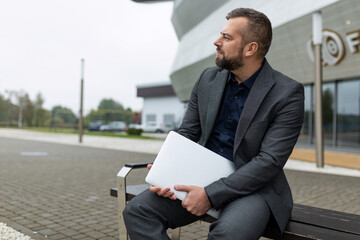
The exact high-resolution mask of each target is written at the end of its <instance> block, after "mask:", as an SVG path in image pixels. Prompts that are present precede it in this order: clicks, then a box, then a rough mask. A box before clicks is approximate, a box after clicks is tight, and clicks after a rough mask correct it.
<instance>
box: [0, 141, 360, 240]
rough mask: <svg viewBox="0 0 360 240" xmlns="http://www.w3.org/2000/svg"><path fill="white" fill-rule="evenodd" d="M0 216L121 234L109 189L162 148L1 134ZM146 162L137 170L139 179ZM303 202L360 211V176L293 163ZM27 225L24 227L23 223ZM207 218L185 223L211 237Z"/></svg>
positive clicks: (76, 234)
mask: <svg viewBox="0 0 360 240" xmlns="http://www.w3.org/2000/svg"><path fill="white" fill-rule="evenodd" d="M0 146H1V148H0V220H1V221H5V222H6V223H8V224H9V225H14V224H15V225H16V228H18V229H17V230H26V231H28V232H29V231H30V232H32V233H34V232H36V234H35V235H34V236H42V237H44V236H46V237H47V239H103V240H104V239H107V240H109V239H118V232H117V205H116V199H114V198H113V197H110V196H109V189H110V188H112V187H114V186H115V185H116V174H117V172H118V171H119V170H120V168H121V167H122V166H123V165H124V163H126V162H144V161H153V160H154V158H155V155H153V154H145V153H134V152H126V151H120V150H108V149H101V148H91V147H82V146H71V145H64V144H56V143H46V142H37V141H30V140H17V139H10V138H1V137H0ZM145 174H146V170H140V172H136V174H133V175H131V177H130V179H129V181H130V182H133V183H140V182H141V181H142V180H143V179H144V176H145ZM286 175H287V177H288V180H289V183H290V185H291V188H292V191H293V196H294V200H295V202H296V203H301V204H307V205H311V206H316V207H322V208H328V209H333V210H338V211H345V212H349V213H357V214H360V178H357V177H345V176H337V175H329V174H319V173H309V172H300V171H293V170H286ZM19 228H20V229H19ZM207 229H208V225H207V224H206V223H195V224H193V225H190V226H188V227H185V228H183V230H182V239H183V240H187V239H189V240H190V239H205V236H206V232H207Z"/></svg>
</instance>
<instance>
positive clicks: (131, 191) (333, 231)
mask: <svg viewBox="0 0 360 240" xmlns="http://www.w3.org/2000/svg"><path fill="white" fill-rule="evenodd" d="M147 164H148V163H133V164H126V165H125V166H124V167H123V169H124V168H125V169H126V170H128V171H126V172H127V173H129V172H130V171H131V170H132V169H136V168H143V167H146V166H147ZM123 169H122V170H121V171H120V172H119V174H118V188H119V186H120V187H121V188H122V187H123V186H126V194H125V192H124V193H123V194H122V195H121V196H122V198H123V199H126V200H123V201H120V199H119V220H120V226H119V228H120V240H122V239H126V238H127V234H126V229H125V226H124V224H123V220H122V216H121V213H122V210H123V209H124V207H125V205H126V203H121V202H124V201H125V202H126V201H130V200H131V199H132V198H133V197H135V196H136V195H138V194H139V193H140V192H142V191H144V190H145V189H147V188H149V185H148V184H140V185H126V175H127V173H126V175H125V176H124V177H122V175H123V173H124V172H125V171H124V170H123ZM121 173H122V174H121ZM119 175H120V176H119ZM119 184H120V185H119ZM118 188H112V189H111V190H110V195H111V196H113V197H118ZM203 221H205V222H209V223H211V222H213V221H215V219H214V218H212V217H210V216H208V215H206V216H205V217H204V218H203ZM263 236H264V237H267V238H271V239H279V240H280V239H283V240H285V239H294V240H301V239H323V240H360V215H355V214H349V213H344V212H338V211H333V210H327V209H321V208H316V207H310V206H305V205H300V204H295V205H294V208H293V211H292V218H291V220H290V222H289V224H288V226H287V227H286V229H285V231H284V234H283V235H282V236H279V235H278V234H276V232H275V231H273V230H272V229H270V228H268V229H267V230H266V231H265V233H264V235H263ZM179 238H180V229H178V230H177V232H175V234H174V235H173V238H172V239H179Z"/></svg>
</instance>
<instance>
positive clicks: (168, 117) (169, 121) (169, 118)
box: [164, 114, 175, 128]
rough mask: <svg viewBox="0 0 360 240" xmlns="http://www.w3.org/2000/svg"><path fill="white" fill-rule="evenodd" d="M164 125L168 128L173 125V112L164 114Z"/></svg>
mask: <svg viewBox="0 0 360 240" xmlns="http://www.w3.org/2000/svg"><path fill="white" fill-rule="evenodd" d="M164 125H165V126H166V127H169V128H172V127H174V126H175V115H174V114H164Z"/></svg>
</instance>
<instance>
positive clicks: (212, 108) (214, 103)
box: [204, 70, 229, 142]
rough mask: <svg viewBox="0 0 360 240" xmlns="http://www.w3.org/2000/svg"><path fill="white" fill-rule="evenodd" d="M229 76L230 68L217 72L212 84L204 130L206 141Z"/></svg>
mask: <svg viewBox="0 0 360 240" xmlns="http://www.w3.org/2000/svg"><path fill="white" fill-rule="evenodd" d="M228 76H229V71H228V70H222V71H219V72H218V73H217V74H216V77H215V82H214V84H213V85H212V88H211V93H210V98H209V105H208V109H207V115H206V128H205V132H204V133H205V142H207V140H208V139H209V137H210V134H211V131H212V128H213V126H214V123H215V120H216V117H217V114H218V111H219V107H220V104H221V99H222V95H223V93H224V89H225V86H226V81H227V78H228Z"/></svg>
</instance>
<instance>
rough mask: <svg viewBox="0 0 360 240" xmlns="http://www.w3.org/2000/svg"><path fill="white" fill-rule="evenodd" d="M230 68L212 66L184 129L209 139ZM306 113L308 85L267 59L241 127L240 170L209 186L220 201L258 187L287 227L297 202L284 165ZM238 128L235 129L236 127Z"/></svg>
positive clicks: (214, 198)
mask: <svg viewBox="0 0 360 240" xmlns="http://www.w3.org/2000/svg"><path fill="white" fill-rule="evenodd" d="M228 74H229V71H227V70H224V69H221V68H218V67H214V68H208V69H206V70H205V71H204V72H203V73H202V74H201V76H200V78H199V79H198V80H197V82H196V83H195V85H194V88H193V90H192V93H191V97H190V100H189V104H188V109H187V112H186V114H185V117H184V119H183V122H182V124H181V126H180V129H179V131H178V132H179V133H180V134H182V135H184V136H185V137H187V138H189V139H191V140H193V141H195V142H199V143H200V144H201V145H205V144H206V142H207V141H208V139H209V137H210V134H211V131H212V129H213V126H214V123H215V121H216V117H217V114H218V112H219V108H220V105H221V100H222V95H223V92H224V89H225V85H226V81H227V78H228ZM303 119H304V88H303V85H302V84H300V83H298V82H296V81H294V80H292V79H290V78H289V77H287V76H285V75H283V74H281V73H279V72H277V71H275V70H273V69H272V68H271V66H270V65H269V64H268V62H267V61H266V60H265V63H264V66H263V68H262V70H261V72H260V73H259V75H258V77H257V79H256V80H255V83H254V85H253V86H252V88H251V91H250V93H249V96H248V98H247V101H246V104H245V106H244V109H243V112H242V114H241V117H240V119H239V123H238V126H237V129H236V135H235V143H234V153H233V154H234V163H235V165H236V168H237V170H236V171H235V172H234V173H233V174H231V175H230V176H229V177H227V178H222V179H220V180H218V181H216V182H214V183H212V184H210V185H208V186H207V187H205V190H206V192H207V193H208V196H209V198H210V200H211V202H212V204H213V206H214V207H215V209H221V208H222V207H224V206H225V205H226V204H227V203H229V202H231V201H232V200H234V199H236V198H239V197H241V196H245V195H248V194H251V193H254V192H257V193H259V194H260V195H261V196H263V198H264V199H265V200H266V202H267V203H268V205H269V207H270V209H271V211H272V214H273V216H274V218H273V219H274V220H275V222H273V223H274V224H275V225H274V226H277V227H278V230H280V232H282V231H283V230H284V228H285V227H286V224H287V222H288V220H289V219H290V216H291V210H292V206H293V200H292V195H291V191H290V187H289V184H288V182H287V180H286V177H285V175H284V172H283V167H284V165H285V163H286V161H287V159H288V157H289V156H290V154H291V152H292V150H293V147H294V145H295V143H296V141H297V138H298V136H299V133H300V130H301V126H302V123H303ZM234 131H235V129H234Z"/></svg>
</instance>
